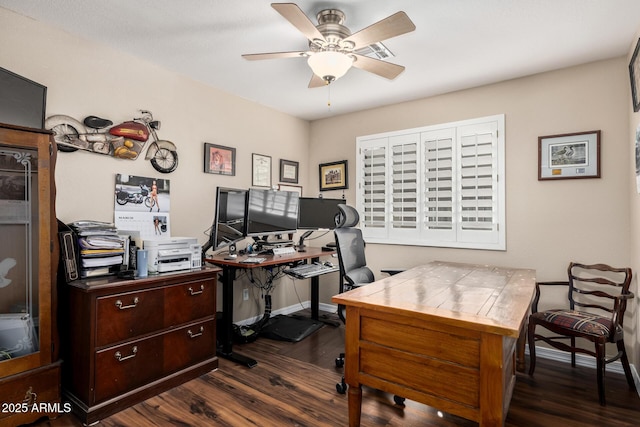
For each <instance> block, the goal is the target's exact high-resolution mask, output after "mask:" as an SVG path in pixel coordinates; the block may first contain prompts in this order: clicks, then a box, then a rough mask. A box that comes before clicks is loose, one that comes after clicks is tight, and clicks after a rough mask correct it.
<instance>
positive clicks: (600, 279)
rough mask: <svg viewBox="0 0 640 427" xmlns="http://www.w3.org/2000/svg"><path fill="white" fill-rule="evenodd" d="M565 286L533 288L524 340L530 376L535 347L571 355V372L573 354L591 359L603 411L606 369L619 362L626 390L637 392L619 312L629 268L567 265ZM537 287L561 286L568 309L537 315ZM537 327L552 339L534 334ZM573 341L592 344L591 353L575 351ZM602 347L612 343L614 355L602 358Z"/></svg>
mask: <svg viewBox="0 0 640 427" xmlns="http://www.w3.org/2000/svg"><path fill="white" fill-rule="evenodd" d="M567 272H568V275H569V280H568V281H559V282H539V283H536V293H535V296H534V299H533V304H532V309H531V312H532V314H531V315H530V316H529V326H528V339H529V355H530V359H531V361H530V363H531V366H530V368H529V375H533V372H534V370H535V368H536V347H535V343H536V341H544V342H546V343H548V344H549V345H551V346H553V347H555V348H557V349H559V350H563V351H568V352H571V366H573V367H575V366H576V353H583V354H588V355H591V356H593V357H595V358H596V361H597V374H598V396H599V398H600V405H603V406H604V405H606V400H605V393H604V374H605V365H606V364H608V363H611V362H613V361H616V360H620V361H621V362H622V367H623V369H624V373H625V376H626V378H627V382H628V383H629V387H630V388H631V389H633V390H635V389H636V387H635V383H634V381H633V376H632V375H631V369H630V367H629V359H628V358H627V352H626V350H625V347H624V339H623V328H622V323H623V321H624V312H625V310H626V308H627V300H629V299H631V298H633V293H631V292H630V291H629V285H630V284H631V277H632V273H631V269H630V268H614V267H610V266H608V265H605V264H594V265H585V264H579V263H575V262H572V263H570V264H569V268H568V269H567ZM540 285H552V286H566V287H567V289H568V298H569V308H568V309H567V308H560V309H550V310H546V311H541V312H539V311H538V301H539V299H540ZM537 326H541V327H543V328H546V329H548V330H549V331H551V332H552V333H554V334H557V335H553V336H550V335H540V334H536V327H537ZM576 338H583V339H585V340H588V341H591V342H592V343H594V344H595V351H591V350H587V349H586V348H581V347H579V346H576ZM606 343H615V344H616V346H617V350H618V353H617V354H616V355H615V356H613V357H610V358H607V354H606V352H605V344H606Z"/></svg>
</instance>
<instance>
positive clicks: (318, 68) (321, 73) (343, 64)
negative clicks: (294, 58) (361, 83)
mask: <svg viewBox="0 0 640 427" xmlns="http://www.w3.org/2000/svg"><path fill="white" fill-rule="evenodd" d="M307 63H308V64H309V67H311V70H312V71H313V73H314V74H315V75H316V76H318V77H320V78H322V79H323V80H325V81H326V82H329V83H330V82H332V81H334V80H338V79H339V78H340V77H342V76H344V75H345V74H346V73H347V71H349V68H351V65H352V64H353V57H352V56H349V55H345V54H344V53H340V52H335V51H324V52H316V53H314V54H313V55H311V56H310V57H309V59H308V60H307Z"/></svg>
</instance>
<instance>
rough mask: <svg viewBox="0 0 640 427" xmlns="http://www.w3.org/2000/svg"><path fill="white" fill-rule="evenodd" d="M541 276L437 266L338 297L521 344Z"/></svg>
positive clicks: (340, 301) (341, 300) (455, 265)
mask: <svg viewBox="0 0 640 427" xmlns="http://www.w3.org/2000/svg"><path fill="white" fill-rule="evenodd" d="M534 284H535V270H531V269H515V268H504V267H495V266H487V265H476V264H461V263H452V262H442V261H433V262H430V263H428V264H425V265H421V266H418V267H414V268H412V269H410V270H407V271H405V272H402V273H399V274H396V275H393V276H390V277H387V278H384V279H382V280H379V281H377V282H374V283H372V284H369V285H367V286H362V287H360V288H357V289H354V290H352V291H349V292H346V293H343V294H340V295H336V296H334V297H333V298H332V301H333V302H335V303H337V304H344V305H350V306H357V307H364V308H366V307H368V308H375V309H376V310H380V311H386V312H391V313H397V312H403V311H404V312H408V313H409V314H410V315H411V316H414V317H417V318H422V319H424V320H429V318H430V317H432V316H436V317H438V320H439V321H440V322H446V323H449V324H451V325H452V326H455V325H456V324H460V323H464V324H465V327H467V328H469V327H472V328H473V329H475V330H478V331H484V332H490V333H496V334H500V335H506V336H510V337H514V338H517V337H518V335H519V333H520V328H521V327H522V323H523V321H524V315H525V314H526V313H527V311H528V309H529V305H530V304H531V299H532V297H533V292H534Z"/></svg>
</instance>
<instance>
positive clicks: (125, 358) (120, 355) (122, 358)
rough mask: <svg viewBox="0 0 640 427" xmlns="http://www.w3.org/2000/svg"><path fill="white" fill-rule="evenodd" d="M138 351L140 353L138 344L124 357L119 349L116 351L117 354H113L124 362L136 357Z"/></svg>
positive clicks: (119, 360)
mask: <svg viewBox="0 0 640 427" xmlns="http://www.w3.org/2000/svg"><path fill="white" fill-rule="evenodd" d="M137 353H138V346H135V345H134V346H133V348H132V349H131V354H130V355H128V356H124V357H122V353H120V352H119V351H116V354H114V355H113V356H114V357H115V358H116V360H118V362H124V361H125V360H127V359H131V358H133V357H136V354H137Z"/></svg>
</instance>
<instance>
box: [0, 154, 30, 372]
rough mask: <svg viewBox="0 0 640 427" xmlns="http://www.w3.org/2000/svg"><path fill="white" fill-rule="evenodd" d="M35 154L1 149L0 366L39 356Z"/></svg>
mask: <svg viewBox="0 0 640 427" xmlns="http://www.w3.org/2000/svg"><path fill="white" fill-rule="evenodd" d="M38 195H39V188H38V151H37V150H36V149H29V148H21V147H16V148H13V147H0V241H1V242H2V243H0V363H1V362H2V361H6V360H11V359H15V358H19V357H22V356H26V355H29V354H32V353H34V352H37V351H38V350H39V348H38V347H39V342H40V340H39V316H40V313H39V301H38V295H39V292H38V289H39V286H38V283H39V277H38V271H39V268H38V265H39V260H38V252H39V250H38V248H39V244H40V242H39V241H38V239H39V235H40V230H39V220H38V211H39V209H38Z"/></svg>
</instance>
